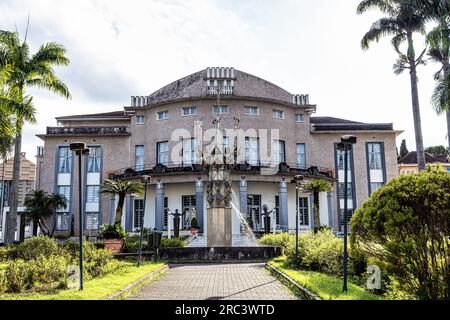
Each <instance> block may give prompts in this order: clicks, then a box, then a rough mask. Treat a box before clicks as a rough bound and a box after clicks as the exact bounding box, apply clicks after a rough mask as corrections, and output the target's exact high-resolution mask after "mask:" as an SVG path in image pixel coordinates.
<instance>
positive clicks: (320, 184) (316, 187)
mask: <svg viewBox="0 0 450 320" xmlns="http://www.w3.org/2000/svg"><path fill="white" fill-rule="evenodd" d="M303 190H305V191H306V192H311V193H312V194H313V198H314V230H316V231H317V230H318V229H320V227H321V223H320V201H319V194H320V193H321V192H331V191H332V189H331V185H330V183H329V182H328V181H326V180H323V179H314V180H312V181H311V182H309V183H307V184H306V185H305V186H304V187H303Z"/></svg>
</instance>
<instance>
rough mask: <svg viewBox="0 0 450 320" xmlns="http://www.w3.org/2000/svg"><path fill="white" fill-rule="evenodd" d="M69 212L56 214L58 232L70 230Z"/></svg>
mask: <svg viewBox="0 0 450 320" xmlns="http://www.w3.org/2000/svg"><path fill="white" fill-rule="evenodd" d="M69 219H70V214H69V212H57V213H56V230H57V231H67V230H69Z"/></svg>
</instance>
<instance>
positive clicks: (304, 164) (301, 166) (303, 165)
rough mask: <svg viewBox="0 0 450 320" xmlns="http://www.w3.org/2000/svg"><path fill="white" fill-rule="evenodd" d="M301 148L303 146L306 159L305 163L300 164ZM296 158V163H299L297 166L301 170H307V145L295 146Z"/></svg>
mask: <svg viewBox="0 0 450 320" xmlns="http://www.w3.org/2000/svg"><path fill="white" fill-rule="evenodd" d="M299 146H303V158H304V163H300V161H299V156H300V153H299V152H298V151H299ZM295 158H296V161H297V166H298V167H299V168H300V169H307V168H306V167H307V166H308V163H307V162H308V161H307V160H306V143H296V144H295Z"/></svg>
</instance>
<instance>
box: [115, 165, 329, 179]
mask: <svg viewBox="0 0 450 320" xmlns="http://www.w3.org/2000/svg"><path fill="white" fill-rule="evenodd" d="M227 166H228V168H229V169H230V170H231V171H232V172H237V173H254V174H261V173H262V171H263V170H264V169H268V168H272V167H267V166H255V165H251V164H249V163H242V164H230V165H227ZM190 173H199V174H207V173H208V166H207V165H205V164H200V163H180V162H173V163H166V164H147V165H144V166H142V165H140V166H134V167H133V166H131V167H128V168H122V169H119V170H116V171H115V172H113V173H111V174H110V178H111V179H119V180H120V179H131V178H136V177H140V176H143V175H151V176H164V175H170V174H190ZM273 174H274V175H277V174H282V175H292V176H294V175H299V174H301V175H304V176H306V177H311V178H325V179H334V177H333V170H331V169H329V168H324V167H320V166H314V165H297V164H292V163H291V164H289V163H280V164H279V165H278V167H274V170H273Z"/></svg>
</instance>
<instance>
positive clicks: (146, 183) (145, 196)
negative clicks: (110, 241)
mask: <svg viewBox="0 0 450 320" xmlns="http://www.w3.org/2000/svg"><path fill="white" fill-rule="evenodd" d="M149 180H150V176H147V175H144V176H142V182H143V183H144V206H143V212H142V221H141V236H140V238H139V259H138V263H137V266H138V268H139V267H140V266H141V258H142V239H143V238H144V221H145V207H146V203H147V186H148V181H149Z"/></svg>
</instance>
